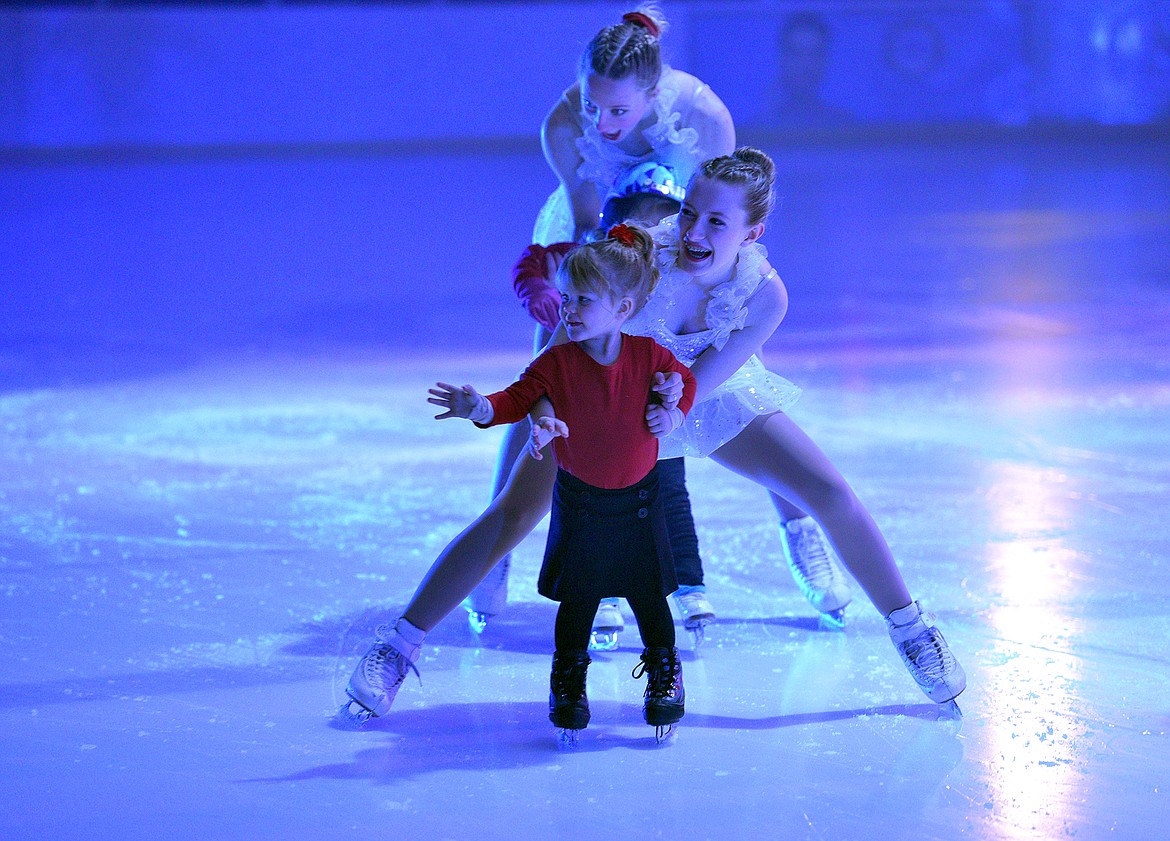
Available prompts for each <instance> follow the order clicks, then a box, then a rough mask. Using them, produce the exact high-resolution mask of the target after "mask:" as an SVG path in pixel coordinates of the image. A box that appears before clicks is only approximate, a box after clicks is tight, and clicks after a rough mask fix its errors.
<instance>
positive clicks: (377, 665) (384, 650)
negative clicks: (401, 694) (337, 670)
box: [362, 625, 422, 688]
mask: <svg viewBox="0 0 1170 841" xmlns="http://www.w3.org/2000/svg"><path fill="white" fill-rule="evenodd" d="M389 629H390V626H389V625H381V626H379V627H378V629H377V630H376V631H375V632H374V635H375V636H376V637H377V638H378V640H379V642H378V643H376V644H375V645H374V647H373V648H371V649H370V652H369V654H367V655H366V657H365V659H364V660H363V661H362V668H363V671H364V672H365V675H366V680H367V681H369V683H370V685H371V686H378V685H379V684H381V686H382V688H392V687H395V686H398V685H399V684H400V683H402V681H403V680H405V679H406V672H407V670H408V669H409V670H410V671H412V672H414V675H415V677H417V678H418V683H419V686H421V685H422V675H420V674H419V673H418V667H417V666H415V665H414V663H412V662H411V661H410V658H409V657H407V656H406V655H405V654H403V653H402V652H400V651H399V650H398V649H397V648H395V647H394V646H392V645H391V644H390V643H388V642H381V640H382V638H383V637H384V636H385V635H386V634H387V633H389Z"/></svg>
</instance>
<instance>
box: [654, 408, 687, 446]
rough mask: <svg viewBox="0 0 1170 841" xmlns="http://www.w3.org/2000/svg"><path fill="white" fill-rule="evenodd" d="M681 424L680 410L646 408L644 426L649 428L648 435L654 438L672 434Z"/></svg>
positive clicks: (681, 414)
mask: <svg viewBox="0 0 1170 841" xmlns="http://www.w3.org/2000/svg"><path fill="white" fill-rule="evenodd" d="M682 422H683V413H682V409H680V408H678V406H672V407H671V408H669V409H667V408H666V407H665V406H658V405H651V406H647V407H646V426H648V427H650V434H651V435H653V436H654V437H655V438H663V437H665V436H667V435H669V434H670V433H672V432H674V431H675V430H676V429H678V428H679V427H680V426H682Z"/></svg>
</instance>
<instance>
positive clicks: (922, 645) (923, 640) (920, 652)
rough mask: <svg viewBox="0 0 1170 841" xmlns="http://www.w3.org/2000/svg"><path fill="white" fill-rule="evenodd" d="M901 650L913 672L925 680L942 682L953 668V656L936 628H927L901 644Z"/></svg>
mask: <svg viewBox="0 0 1170 841" xmlns="http://www.w3.org/2000/svg"><path fill="white" fill-rule="evenodd" d="M903 648H904V650H905V652H906V656H907V657H908V658H909V659H910V663H911V665H913V667H914V670H915V671H917V672H918V673H919V674H921V675H922V676H923V677H924V678H925V679H926V680H929V681H932V682H937V681H940V680H944V679H945V678H946V676H947V675H948V674H949V673H950V672H951V671H952V670H953V669H954V667H955V655H953V654H951V650H950V648H948V647H947V644H946V640H944V639H943V636H942V634H941V633H940V632H939V631H938V629H937V628H927V629H926V630H925V631H923V632H922V633H921V634H919V635H918V636H916V637H914V639H911V640H907V641H906V642H905V643H903Z"/></svg>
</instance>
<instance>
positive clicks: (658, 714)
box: [632, 648, 687, 743]
mask: <svg viewBox="0 0 1170 841" xmlns="http://www.w3.org/2000/svg"><path fill="white" fill-rule="evenodd" d="M632 674H633V676H634V677H635V678H640V677H641V676H642V675H646V693H645V694H644V695H643V696H642V718H644V719H645V720H646V723H647V724H650V725H653V727H654V738H655V739H657V740H658V742H660V743H661V742H662V741H663V740H664V739H666V737H667V736H669V735H670V734H671V732H672V731H673V730H674V725H675V724H676V723H677V722H678V721H679V719H681V718H682V717H683V714H684V712H685V711H686V709H685V706H684V701H685V700H686V697H687V693H686V690H684V689H683V681H682V663H680V662H679V660H678V649H677V648H646V649H643V650H642V662H641V663H639V664H638V665H637V666H635V667H634V671H633V673H632Z"/></svg>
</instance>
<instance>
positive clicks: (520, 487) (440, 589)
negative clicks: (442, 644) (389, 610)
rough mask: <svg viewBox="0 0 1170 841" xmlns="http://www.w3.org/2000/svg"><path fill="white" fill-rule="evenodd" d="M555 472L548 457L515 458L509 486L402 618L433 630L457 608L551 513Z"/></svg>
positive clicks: (456, 543) (440, 562)
mask: <svg viewBox="0 0 1170 841" xmlns="http://www.w3.org/2000/svg"><path fill="white" fill-rule="evenodd" d="M556 472H557V466H556V462H555V460H554V459H553V458H551V457H550V456H548V455H546V456H545V457H544V458H543V459H541V460H540V461H537V460H536V459H533V458H528V457H524V458H521V459H519V460H517V462H516V464H515V466H514V467H513V469H512V472H511V474H510V476H509V478H508V482H507V484H506V485H505V486H504V488H503V490H502V491H501V492H500V494H499V495H498V496H497V497H496V498H495V499H494V500H492V503H491V505H489V506H488V507H487V510H485V511H484V512H483V513H482V514H481V515H480V516H479V517H478V518H477V519H476V520H475V522H473V523H472V524H471V525H470V526H468V527H467V528H466V529H464V530H463V531H462V532H461V533H460V534H459V536H458V537H456V538H455V539H454V540H453V541H451V542H450V543H449V544H447V547H446V548H445V549H444V550H443V551H442V553H440V555H439V557H438V558H437V559H436V560H435V563H434V564H433V565H432V566H431V568H430V570H428V571H427V574H426V576H425V577H424V578H423V580H422V583H421V584H419V586H418V589H417V590H416V591H415V593H414V597H413V598H412V599H411V600H410V604H408V605H407V607H406V612H405V613H404V614H403V616H404V617H405V618H406V619H407V620H408V621H409V622H410V623H411V624H412V625H414V626H415V627H417V628H421V629H422V630H424V631H430V630H431V629H433V628H434V627H435V625H437V624H438V623H439V621H440V620H441V619H442V618H443V617H444V616H446V615H447V614H448V613H450V612H451V611H452V610H454V609H455V608H456V607H457V606H458V605H459V603H460V602H461V601H462V600H463V599H464V598H465V597H466V596H467V594H468V593H470V592H471V591H472V589H474V587H475V585H477V584H478V583H479V582H480V581H481V580H483V577H484V576H485V575H487V573H488V572H489V571H490V570H491V568H492V567H493V566H494V565H495V564H496V563H497V562H498V561H499V560H500V558H502V557H503V556H504V555H506V554H507V553H508V552H511V551H512V549H513V548H515V546H516V545H517V544H518V543H519V542H520V541H521V540H523V539H524V538H525V537H526V536H527V535H528V534H529V533H530V532H531V531H532V530H533V529H534V528H536V526H537V524H538V523H540V521H541V519H542V518H543V517H544V515H545V514H547V513H548V509H549V506H550V504H551V502H552V488H553V484H554V483H555V481H556Z"/></svg>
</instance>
